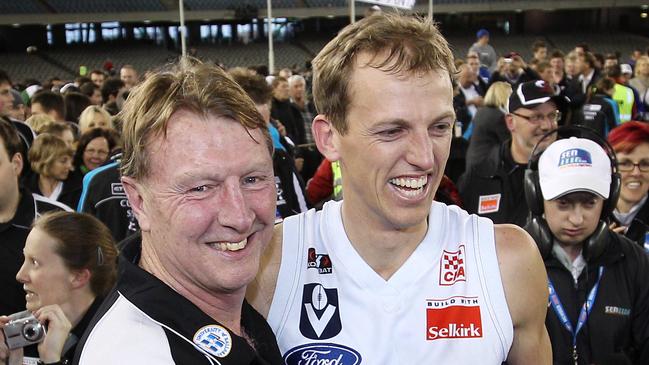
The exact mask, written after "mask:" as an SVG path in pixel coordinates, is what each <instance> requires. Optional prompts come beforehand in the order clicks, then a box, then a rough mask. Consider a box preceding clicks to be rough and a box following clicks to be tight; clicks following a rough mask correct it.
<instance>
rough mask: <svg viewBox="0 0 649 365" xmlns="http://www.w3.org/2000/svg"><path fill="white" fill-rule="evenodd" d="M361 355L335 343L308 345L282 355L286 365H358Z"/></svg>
mask: <svg viewBox="0 0 649 365" xmlns="http://www.w3.org/2000/svg"><path fill="white" fill-rule="evenodd" d="M361 360H362V359H361V354H359V353H358V352H357V351H356V350H354V349H352V348H349V347H347V346H343V345H338V344H335V343H310V344H306V345H302V346H297V347H294V348H292V349H290V350H288V352H286V354H285V355H284V363H285V364H286V365H321V364H322V365H324V364H331V365H358V364H360V363H361Z"/></svg>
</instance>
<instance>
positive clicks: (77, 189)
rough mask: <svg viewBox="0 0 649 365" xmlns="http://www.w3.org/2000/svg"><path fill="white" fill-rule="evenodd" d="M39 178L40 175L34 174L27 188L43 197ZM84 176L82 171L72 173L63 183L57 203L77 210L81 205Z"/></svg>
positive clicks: (27, 183)
mask: <svg viewBox="0 0 649 365" xmlns="http://www.w3.org/2000/svg"><path fill="white" fill-rule="evenodd" d="M38 177H39V175H38V174H36V173H34V174H33V175H32V176H31V177H30V178H29V180H28V181H27V182H26V186H27V187H28V188H29V190H31V191H32V193H36V194H39V195H43V193H41V189H40V187H39V186H38ZM82 181H83V175H82V174H81V172H80V171H78V170H77V171H72V172H70V174H69V175H68V178H67V179H65V181H64V182H63V189H62V190H61V194H60V195H59V197H58V198H56V201H57V202H61V203H63V204H65V205H67V206H68V207H70V208H72V209H77V205H78V204H79V198H80V197H81V188H82Z"/></svg>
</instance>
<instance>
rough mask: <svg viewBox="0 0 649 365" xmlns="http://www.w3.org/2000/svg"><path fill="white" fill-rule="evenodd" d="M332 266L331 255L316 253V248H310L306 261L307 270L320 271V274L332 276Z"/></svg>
mask: <svg viewBox="0 0 649 365" xmlns="http://www.w3.org/2000/svg"><path fill="white" fill-rule="evenodd" d="M331 266H332V265H331V259H330V258H329V255H327V254H322V253H316V252H315V248H312V247H311V248H309V250H308V253H307V261H306V268H307V269H318V273H319V274H331V273H332V271H333V268H332V267H331Z"/></svg>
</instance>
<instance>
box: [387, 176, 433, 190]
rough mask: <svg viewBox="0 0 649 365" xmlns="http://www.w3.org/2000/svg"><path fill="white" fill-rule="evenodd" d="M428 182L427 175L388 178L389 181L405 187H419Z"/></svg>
mask: <svg viewBox="0 0 649 365" xmlns="http://www.w3.org/2000/svg"><path fill="white" fill-rule="evenodd" d="M427 182H428V175H424V176H421V177H419V178H403V177H402V178H394V179H390V183H391V184H393V185H396V186H400V187H406V188H411V189H417V190H419V189H421V188H423V187H424V185H426V183H427Z"/></svg>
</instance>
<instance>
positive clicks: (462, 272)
mask: <svg viewBox="0 0 649 365" xmlns="http://www.w3.org/2000/svg"><path fill="white" fill-rule="evenodd" d="M464 261H465V256H464V245H460V247H458V250H457V251H446V250H444V252H442V258H441V260H440V263H439V285H443V286H448V285H453V284H455V283H456V282H458V281H466V269H465V266H464Z"/></svg>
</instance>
